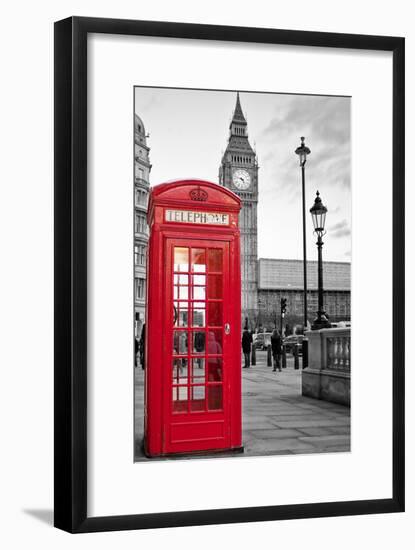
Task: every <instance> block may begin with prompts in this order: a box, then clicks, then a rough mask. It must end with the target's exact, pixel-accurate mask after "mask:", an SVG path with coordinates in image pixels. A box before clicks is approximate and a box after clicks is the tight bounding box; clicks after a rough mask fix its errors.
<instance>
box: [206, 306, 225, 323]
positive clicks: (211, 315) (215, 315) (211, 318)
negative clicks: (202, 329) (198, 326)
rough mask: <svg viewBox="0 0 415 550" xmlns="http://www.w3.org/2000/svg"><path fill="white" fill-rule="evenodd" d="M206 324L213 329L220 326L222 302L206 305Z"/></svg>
mask: <svg viewBox="0 0 415 550" xmlns="http://www.w3.org/2000/svg"><path fill="white" fill-rule="evenodd" d="M208 323H209V325H210V326H214V327H218V326H220V325H222V302H209V303H208Z"/></svg>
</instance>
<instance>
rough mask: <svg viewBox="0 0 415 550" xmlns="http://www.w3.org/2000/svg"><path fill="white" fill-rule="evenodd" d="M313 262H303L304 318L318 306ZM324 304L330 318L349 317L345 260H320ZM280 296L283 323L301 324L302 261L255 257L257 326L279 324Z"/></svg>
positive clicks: (302, 309)
mask: <svg viewBox="0 0 415 550" xmlns="http://www.w3.org/2000/svg"><path fill="white" fill-rule="evenodd" d="M317 267H318V266H317V262H313V261H310V262H307V290H308V292H307V295H308V300H307V310H308V320H309V322H310V323H312V322H313V320H314V318H315V317H316V312H317V308H318V286H317ZM323 273H324V280H323V283H324V294H323V296H324V308H325V310H326V312H327V314H328V315H329V320H330V321H331V322H338V321H350V283H351V278H350V276H351V272H350V263H348V262H323ZM281 298H286V299H287V313H286V316H285V318H284V325H285V324H288V325H289V326H290V327H295V326H296V325H302V323H303V311H304V292H303V262H302V260H284V259H273V258H260V259H259V260H258V301H259V311H258V317H257V320H256V326H257V328H266V329H271V328H273V327H274V326H275V323H277V327H278V328H280V321H281V319H280V312H281Z"/></svg>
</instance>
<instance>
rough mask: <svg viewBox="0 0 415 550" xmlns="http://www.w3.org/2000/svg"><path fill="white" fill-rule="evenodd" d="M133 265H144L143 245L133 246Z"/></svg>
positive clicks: (144, 253)
mask: <svg viewBox="0 0 415 550" xmlns="http://www.w3.org/2000/svg"><path fill="white" fill-rule="evenodd" d="M134 265H140V266H145V265H146V247H145V245H144V244H136V245H134Z"/></svg>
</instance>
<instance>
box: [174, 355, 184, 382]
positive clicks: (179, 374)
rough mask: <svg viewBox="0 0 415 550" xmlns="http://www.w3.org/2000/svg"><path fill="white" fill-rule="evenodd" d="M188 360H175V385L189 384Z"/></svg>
mask: <svg viewBox="0 0 415 550" xmlns="http://www.w3.org/2000/svg"><path fill="white" fill-rule="evenodd" d="M187 365H188V363H187V359H173V384H187V378H188V368H187Z"/></svg>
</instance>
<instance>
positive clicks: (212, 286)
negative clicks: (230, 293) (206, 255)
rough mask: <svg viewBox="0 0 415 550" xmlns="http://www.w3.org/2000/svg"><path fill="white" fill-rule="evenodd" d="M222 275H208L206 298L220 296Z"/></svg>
mask: <svg viewBox="0 0 415 550" xmlns="http://www.w3.org/2000/svg"><path fill="white" fill-rule="evenodd" d="M222 296H223V294H222V275H209V277H208V298H222Z"/></svg>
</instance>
